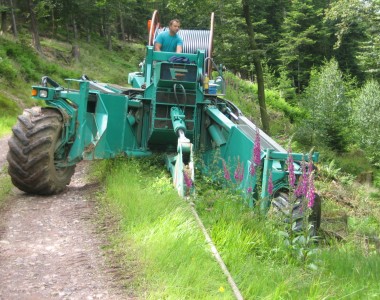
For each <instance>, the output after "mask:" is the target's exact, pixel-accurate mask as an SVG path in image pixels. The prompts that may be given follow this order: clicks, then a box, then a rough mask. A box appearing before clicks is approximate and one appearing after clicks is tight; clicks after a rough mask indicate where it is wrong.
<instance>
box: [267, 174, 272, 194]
mask: <svg viewBox="0 0 380 300" xmlns="http://www.w3.org/2000/svg"><path fill="white" fill-rule="evenodd" d="M268 194H269V195H272V194H273V180H272V172H270V174H269V178H268Z"/></svg>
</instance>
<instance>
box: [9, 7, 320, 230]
mask: <svg viewBox="0 0 380 300" xmlns="http://www.w3.org/2000/svg"><path fill="white" fill-rule="evenodd" d="M213 23H214V15H213V14H211V22H210V29H209V30H180V31H179V33H178V34H179V35H180V36H181V37H182V39H183V41H184V45H183V53H180V54H177V53H170V52H157V51H154V48H153V43H154V38H155V36H156V35H157V34H158V33H159V32H160V31H162V30H166V28H160V26H159V21H158V13H157V11H155V12H154V13H153V16H152V20H151V23H150V24H151V26H150V32H149V41H148V45H147V47H146V57H145V60H144V61H143V62H142V63H141V66H140V67H141V69H140V70H139V71H138V72H134V73H131V74H129V77H128V81H129V83H130V86H129V87H120V86H116V85H114V84H105V83H99V82H96V81H93V80H90V79H89V78H87V77H86V76H85V75H84V76H82V78H81V79H67V82H66V84H65V86H61V85H60V84H58V83H57V82H55V81H54V80H53V79H51V78H49V77H47V76H45V77H43V78H42V82H41V84H40V85H38V86H33V87H32V96H33V98H34V99H37V100H41V101H44V104H45V105H43V107H33V108H29V109H25V110H24V112H23V114H22V115H20V116H19V117H18V122H17V124H16V125H15V126H14V127H13V135H12V137H11V139H10V140H9V152H8V156H7V159H8V162H9V168H8V170H9V174H10V176H11V179H12V182H13V184H14V185H15V186H16V187H18V188H19V189H20V190H22V191H24V192H26V193H32V194H54V193H59V192H61V191H62V190H63V189H64V188H65V187H66V185H68V184H69V183H70V179H71V177H72V175H73V173H74V169H75V165H76V164H77V163H78V162H80V161H81V160H93V159H107V158H114V157H116V156H120V155H127V156H136V157H140V156H148V155H151V154H152V153H157V152H160V153H165V154H166V165H167V168H168V170H169V171H170V173H171V175H172V177H173V183H174V185H175V188H176V189H177V190H178V193H179V194H180V195H181V196H185V195H188V194H189V193H191V192H193V190H194V170H195V166H194V164H195V163H194V156H196V157H197V162H198V161H201V163H200V164H199V166H198V164H197V166H196V169H197V172H198V171H199V172H204V173H206V174H209V172H210V170H215V169H219V170H221V171H222V172H223V170H224V171H226V169H227V170H228V171H229V172H231V173H232V174H233V172H234V170H235V169H236V168H237V167H238V166H239V168H241V170H242V173H241V174H242V178H240V179H239V182H237V183H238V185H239V188H240V190H241V191H242V197H245V198H246V199H247V205H249V206H251V207H252V206H254V205H255V202H256V200H255V199H260V200H262V201H260V203H261V204H260V205H261V206H262V207H263V209H268V208H269V207H271V206H275V207H276V208H277V209H279V210H281V211H283V212H284V213H289V210H290V203H289V198H290V197H289V183H288V181H289V180H288V177H289V176H288V175H289V172H288V170H287V166H286V161H287V159H288V157H289V156H291V157H292V158H293V160H294V169H295V173H296V177H297V180H298V178H299V177H300V173H301V161H303V160H305V161H308V160H309V158H310V157H311V158H312V160H313V161H317V160H318V153H314V154H313V155H312V156H310V155H309V154H306V155H304V154H297V153H288V152H287V151H286V150H285V149H284V148H282V147H281V146H280V145H279V144H278V143H276V142H275V141H274V140H273V139H271V138H270V137H269V136H268V135H266V134H265V133H264V132H263V131H259V130H258V128H257V127H256V125H255V124H253V123H252V122H251V121H250V120H248V119H247V118H246V117H244V115H243V114H242V113H241V112H240V110H239V109H238V108H237V107H236V106H235V105H234V104H233V103H231V102H230V101H228V100H227V99H226V98H225V88H226V84H225V80H224V78H223V72H222V66H218V65H216V64H215V63H214V61H213V59H212V57H211V54H212V41H213V27H214V25H213ZM173 57H176V58H177V59H174V60H173V59H172V58H173ZM172 61H175V62H172ZM213 74H214V77H215V78H214V79H213V78H212V75H213ZM208 75H209V76H208ZM206 76H207V81H208V79H209V87H208V89H207V87H206V86H205V85H204V83H205V81H206ZM258 132H259V138H260V153H261V154H260V161H261V162H260V164H261V165H260V166H256V167H260V168H261V170H262V171H261V172H259V173H257V174H256V175H254V176H253V177H252V176H251V174H250V171H249V170H250V168H251V165H252V164H253V158H252V157H253V155H252V153H253V149H254V145H255V141H257V138H256V137H257V136H256V134H257V133H258ZM269 174H271V179H272V182H273V196H272V197H268V192H267V191H268V188H267V186H268V178H269ZM209 175H210V174H209ZM256 176H260V178H256ZM231 177H232V178H231V180H232V181H234V180H235V178H234V176H231ZM252 178H253V180H252ZM189 182H190V184H189ZM257 183H259V184H260V186H258V184H257ZM247 190H250V191H252V193H247V192H246V191H247ZM257 191H261V192H260V194H259V195H258V193H257ZM312 217H313V220H312V221H313V222H314V223H313V224H314V225H315V227H316V228H317V227H318V226H319V223H320V204H318V205H315V209H314V210H313V213H312Z"/></svg>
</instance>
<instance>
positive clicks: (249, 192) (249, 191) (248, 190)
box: [247, 186, 252, 194]
mask: <svg viewBox="0 0 380 300" xmlns="http://www.w3.org/2000/svg"><path fill="white" fill-rule="evenodd" d="M247 193H248V194H251V193H252V187H251V186H250V187H249V188H247Z"/></svg>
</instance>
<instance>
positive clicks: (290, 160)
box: [286, 147, 296, 188]
mask: <svg viewBox="0 0 380 300" xmlns="http://www.w3.org/2000/svg"><path fill="white" fill-rule="evenodd" d="M291 153H292V149H291V148H290V147H289V150H288V160H287V161H286V162H287V164H288V172H289V184H290V186H291V187H292V188H294V184H295V182H296V175H295V174H294V164H293V163H294V160H293V156H292V154H291Z"/></svg>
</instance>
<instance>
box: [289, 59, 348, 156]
mask: <svg viewBox="0 0 380 300" xmlns="http://www.w3.org/2000/svg"><path fill="white" fill-rule="evenodd" d="M301 105H302V107H303V108H305V109H306V110H307V112H308V116H307V117H306V118H305V119H304V121H303V123H302V125H301V126H300V130H299V133H298V134H297V136H296V138H297V139H298V140H300V141H301V142H302V143H304V144H306V145H318V146H325V147H328V148H329V149H332V150H335V151H338V152H343V151H344V150H345V147H346V145H347V142H348V136H349V132H350V122H349V120H350V119H351V105H350V99H349V98H348V97H347V96H346V87H345V82H344V79H343V73H342V72H341V71H340V70H339V67H338V63H337V61H335V60H331V61H328V62H326V63H325V64H324V66H322V68H321V69H320V70H316V69H314V70H313V71H312V73H311V78H310V84H309V86H308V87H307V89H306V90H305V93H304V96H303V97H302V99H301Z"/></svg>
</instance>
